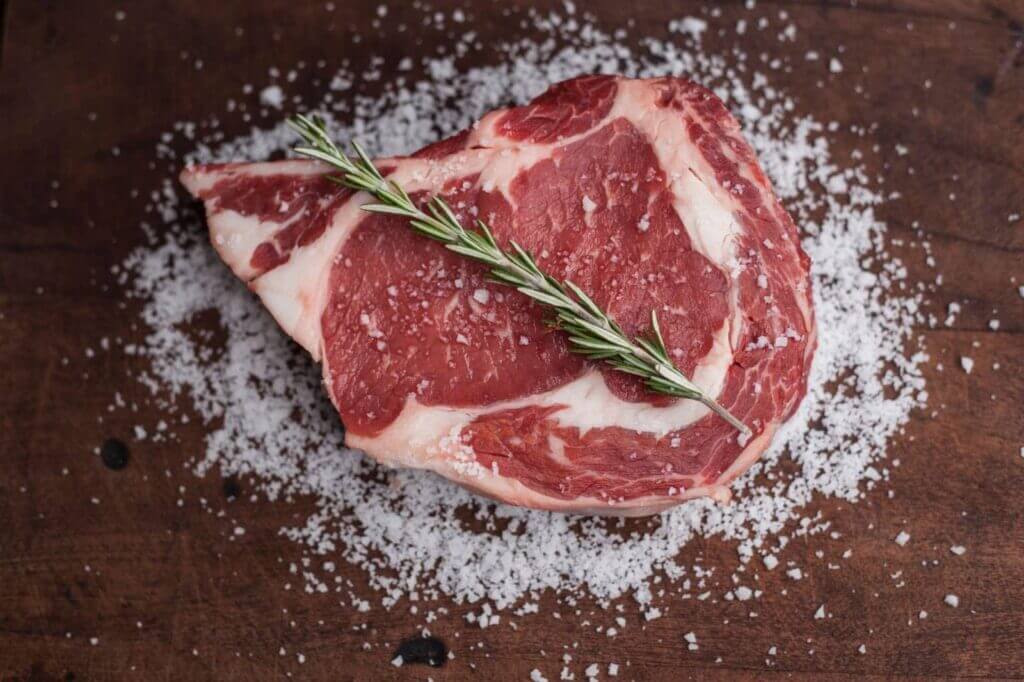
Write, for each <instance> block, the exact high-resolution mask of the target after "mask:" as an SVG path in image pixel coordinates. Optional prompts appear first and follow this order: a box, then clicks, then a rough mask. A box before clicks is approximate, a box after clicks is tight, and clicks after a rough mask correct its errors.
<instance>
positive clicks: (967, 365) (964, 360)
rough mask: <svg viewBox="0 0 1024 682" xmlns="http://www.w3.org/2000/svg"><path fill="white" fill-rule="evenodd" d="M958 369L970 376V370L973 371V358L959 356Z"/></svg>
mask: <svg viewBox="0 0 1024 682" xmlns="http://www.w3.org/2000/svg"><path fill="white" fill-rule="evenodd" d="M960 367H961V368H962V369H963V370H964V371H965V372H967V373H968V374H970V373H971V370H972V369H974V358H969V357H967V356H966V355H961V356H960Z"/></svg>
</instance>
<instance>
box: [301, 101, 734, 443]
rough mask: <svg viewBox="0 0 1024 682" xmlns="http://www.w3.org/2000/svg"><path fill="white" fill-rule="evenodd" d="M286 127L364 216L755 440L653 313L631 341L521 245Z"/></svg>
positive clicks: (321, 135) (306, 121)
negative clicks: (465, 266)
mask: <svg viewBox="0 0 1024 682" xmlns="http://www.w3.org/2000/svg"><path fill="white" fill-rule="evenodd" d="M289 123H290V124H291V126H292V127H293V128H294V129H295V130H296V132H298V133H299V135H301V136H302V139H303V140H304V141H305V145H303V146H299V147H296V148H295V151H296V153H298V154H301V155H303V156H308V157H310V158H313V159H318V160H320V161H323V162H324V163H326V164H328V165H330V166H333V167H334V168H337V169H338V170H340V171H341V173H342V174H341V175H340V176H338V177H335V178H333V179H334V180H335V181H336V182H338V183H339V184H342V185H345V186H346V187H350V188H352V189H355V190H362V191H364V192H367V193H369V194H370V195H372V196H373V197H374V198H376V199H377V201H378V202H379V203H373V204H364V205H363V206H362V208H363V210H366V211H371V212H373V213H387V214H391V215H398V216H402V217H404V218H408V219H409V224H410V225H411V226H412V228H413V229H414V230H415V231H416V232H418V233H420V234H422V235H424V236H426V237H430V238H431V239H434V240H436V241H439V242H441V243H442V244H444V245H445V247H446V248H448V249H449V250H451V251H454V252H455V253H458V254H460V255H462V256H465V257H467V258H471V259H473V260H475V261H478V262H480V263H484V264H485V265H487V266H488V267H489V268H490V278H491V280H492V281H494V282H497V283H500V284H505V285H507V286H510V287H513V288H515V289H516V290H517V291H519V292H520V293H522V294H523V295H525V296H529V297H530V298H532V299H533V300H535V301H537V302H538V303H542V304H543V305H545V306H548V307H549V308H551V309H552V310H553V311H554V320H553V323H554V325H555V326H556V327H557V328H558V329H561V330H562V331H564V332H566V333H567V334H568V335H569V342H570V348H571V350H572V352H574V353H577V354H579V355H582V356H584V357H586V358H587V359H589V360H594V361H603V362H606V363H608V364H609V365H611V366H612V367H614V368H615V369H617V370H619V371H620V372H626V373H627V374H635V375H636V376H639V377H641V378H642V379H643V380H644V384H645V385H646V386H647V388H648V389H650V390H651V391H654V392H656V393H661V394H664V395H669V396H673V397H676V398H686V399H688V400H696V401H699V402H701V403H703V404H704V405H707V406H708V407H709V408H711V410H712V411H714V412H715V414H717V415H719V416H721V417H722V418H723V419H725V420H726V421H727V422H729V424H731V425H732V426H733V427H735V428H736V429H738V430H739V431H740V432H742V433H743V434H744V436H749V435H750V429H748V428H747V427H746V426H745V425H744V424H743V423H742V422H740V421H739V420H738V419H736V418H735V417H733V416H732V415H731V414H729V412H728V410H726V409H725V408H724V407H722V406H721V405H719V404H718V403H717V402H715V400H714V399H712V398H711V397H710V396H708V395H706V394H705V393H704V392H703V391H701V389H700V387H698V386H697V385H696V384H694V383H693V382H692V381H690V380H689V379H687V378H686V376H684V375H683V373H682V372H680V371H679V369H678V368H677V367H676V366H675V364H673V362H672V361H671V360H670V359H669V357H668V352H667V350H666V349H665V341H664V340H663V339H662V336H661V329H660V328H659V327H658V316H657V315H656V314H655V313H654V311H651V331H650V333H649V334H648V335H647V336H645V337H638V338H636V339H632V340H631V339H630V338H629V337H628V336H627V335H626V334H625V332H623V331H622V328H621V327H619V325H618V324H617V323H616V322H615V320H613V319H611V318H610V317H609V316H608V315H607V314H606V313H605V312H604V311H602V310H601V309H600V308H599V307H598V305H597V304H596V303H594V301H593V300H591V298H590V297H589V296H587V294H586V293H584V292H583V291H582V290H581V289H580V288H579V287H577V286H576V285H575V284H573V283H572V282H570V281H569V280H565V281H564V282H560V281H558V280H557V279H555V278H554V277H551V276H550V275H548V274H546V273H545V272H543V271H542V270H541V269H540V268H539V267H538V266H537V262H536V261H535V260H534V258H533V256H531V255H530V253H529V252H528V251H526V250H525V249H523V248H522V247H521V246H519V244H517V243H515V242H514V241H510V242H509V248H508V249H502V248H501V247H500V246H498V243H497V242H496V241H495V239H494V235H493V234H491V230H490V228H489V227H488V226H487V225H486V224H485V223H484V222H483V221H481V220H477V221H476V228H477V229H475V230H467V229H465V228H464V227H463V226H462V224H461V223H459V220H458V218H456V217H455V214H454V213H453V212H452V210H451V208H450V207H449V206H448V204H446V203H445V202H444V200H443V199H441V198H440V197H439V196H435V197H434V198H433V199H431V200H430V201H429V202H428V203H427V206H426V210H423V209H421V208H420V207H418V206H417V205H416V204H415V203H414V202H413V201H412V199H411V198H410V197H409V195H408V194H406V192H405V190H404V189H402V188H401V187H399V186H398V185H397V184H396V183H394V182H391V181H388V180H385V179H384V177H383V176H382V175H381V174H380V171H378V170H377V167H376V166H374V165H373V162H372V161H370V159H369V157H368V156H367V155H366V152H364V151H363V149H362V148H361V147H360V146H359V145H358V144H355V143H353V145H352V147H353V148H354V150H355V158H350V157H349V156H348V155H347V154H345V152H343V151H341V150H340V149H338V147H337V145H335V144H334V142H333V141H332V140H331V138H330V136H329V135H328V134H327V129H326V127H325V125H324V122H323V121H322V120H321V119H319V118H318V117H313V118H309V117H306V116H297V117H296V118H294V119H292V120H291V121H289Z"/></svg>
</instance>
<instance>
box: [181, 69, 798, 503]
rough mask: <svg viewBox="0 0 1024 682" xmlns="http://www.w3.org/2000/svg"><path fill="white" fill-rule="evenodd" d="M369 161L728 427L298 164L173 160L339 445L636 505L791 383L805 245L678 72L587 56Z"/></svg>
mask: <svg viewBox="0 0 1024 682" xmlns="http://www.w3.org/2000/svg"><path fill="white" fill-rule="evenodd" d="M377 164H378V166H379V167H381V168H382V169H384V171H385V172H386V173H389V174H390V176H389V177H390V178H391V179H393V180H395V181H396V182H398V183H400V184H401V185H403V186H404V187H405V188H406V189H407V190H408V191H409V192H410V193H411V194H412V195H413V197H414V198H416V199H417V200H418V201H425V200H426V199H427V198H429V197H430V196H431V195H433V194H436V193H441V194H442V195H443V196H444V197H445V198H446V199H447V201H448V202H449V203H450V204H451V205H452V206H453V207H454V208H455V209H456V211H457V212H458V214H459V216H460V219H462V220H463V221H469V220H471V219H473V218H475V217H479V218H482V219H484V220H485V221H486V222H487V223H489V224H490V225H491V227H492V228H493V230H494V233H495V235H496V236H497V237H498V239H499V241H507V240H509V239H513V238H514V239H516V240H517V241H518V242H519V243H520V244H522V245H523V246H525V247H526V248H528V249H529V250H531V251H532V252H533V253H534V254H535V255H536V257H537V259H538V261H539V263H540V264H541V267H542V268H544V269H546V270H547V271H548V272H550V273H552V274H553V275H555V276H557V277H559V278H570V279H572V280H573V281H574V282H576V283H577V284H578V285H580V286H581V287H582V288H583V289H584V290H585V291H587V292H589V293H590V294H591V295H592V296H593V298H594V299H595V300H596V301H597V303H598V304H599V305H600V306H602V307H603V308H604V309H606V310H607V311H609V312H610V314H611V315H612V316H613V317H614V318H615V319H616V320H618V322H619V323H620V324H621V325H622V327H623V328H624V329H625V330H626V332H627V333H629V334H631V335H634V334H637V333H642V332H644V331H646V329H647V325H648V324H649V319H650V318H649V315H650V311H651V310H652V309H657V312H658V317H659V320H660V322H661V326H662V329H663V332H664V336H665V341H666V345H667V347H668V348H669V349H670V351H671V353H672V354H673V355H674V356H675V360H676V364H677V365H678V366H679V368H680V369H681V370H682V371H683V372H684V373H686V374H687V375H688V376H689V377H691V378H692V379H693V380H694V381H695V382H696V383H697V384H698V385H700V386H701V387H702V388H703V389H704V390H706V391H707V392H709V393H710V394H711V395H712V396H715V397H716V399H717V400H718V401H719V402H720V403H722V404H723V405H724V406H725V407H726V408H727V409H729V410H730V411H731V412H732V413H733V414H734V415H736V416H737V417H738V418H739V419H740V420H742V421H743V422H744V423H746V424H747V425H748V426H749V427H750V428H751V429H752V430H753V433H754V435H753V436H752V437H750V438H749V439H748V438H741V437H739V434H738V432H737V431H736V430H735V429H733V428H731V427H730V426H729V425H728V424H727V423H726V422H725V421H723V420H722V419H720V418H718V417H716V416H715V415H713V414H711V413H710V412H709V411H708V410H707V408H705V407H704V406H702V405H700V404H699V403H697V402H694V401H687V400H673V399H668V398H665V397H662V396H657V395H654V394H651V393H649V392H647V391H646V390H645V389H644V387H643V386H642V384H641V383H640V381H639V380H637V379H636V378H635V377H632V376H628V375H623V374H621V373H617V372H615V371H613V370H610V369H608V368H606V367H604V366H599V365H595V364H592V363H589V362H586V361H584V360H581V359H580V358H579V357H578V356H575V355H572V354H570V353H569V352H568V349H567V344H566V338H565V336H564V334H563V333H561V332H558V331H554V330H551V329H550V328H549V327H548V326H546V325H545V319H546V313H545V310H543V309H542V308H541V307H539V306H537V305H535V304H533V303H532V302H531V301H530V300H529V299H527V298H526V297H525V296H522V295H520V294H519V293H518V292H515V291H514V290H511V289H507V288H503V287H501V286H499V285H495V284H490V283H488V282H487V281H486V280H485V270H484V268H483V267H482V266H480V265H478V264H476V263H473V262H469V261H467V260H465V259H463V258H462V257H460V256H457V255H455V254H453V253H451V252H449V251H447V250H445V249H444V248H443V247H442V246H441V245H439V244H437V243H435V242H432V241H429V240H428V239H426V238H424V237H421V236H418V235H416V234H414V233H413V232H412V231H411V230H410V229H409V228H408V226H407V224H406V222H405V221H404V220H403V219H402V218H398V217H395V216H382V215H371V214H368V213H366V212H365V211H361V210H360V208H359V206H360V204H362V203H365V202H367V201H369V200H370V197H369V196H367V195H365V194H353V193H351V192H349V191H348V190H345V189H342V188H340V187H339V186H338V185H336V184H333V183H331V182H330V181H329V180H327V176H328V175H329V174H330V173H331V171H330V170H329V169H328V168H326V167H325V166H323V165H320V164H318V163H315V162H312V161H281V162H274V163H232V164H218V165H208V166H194V167H190V168H187V169H186V170H185V171H184V172H183V173H182V176H181V179H182V182H183V183H184V184H185V186H186V187H187V188H188V190H189V191H190V192H191V193H192V194H193V195H194V196H196V197H198V198H200V199H202V200H203V201H204V202H205V205H206V211H207V216H208V222H209V227H210V233H211V238H212V241H213V245H214V247H215V248H216V249H217V251H218V253H219V254H220V256H221V257H222V258H223V259H224V262H225V263H227V264H228V266H230V267H231V269H232V270H233V271H234V272H235V274H236V275H238V277H240V278H241V279H243V280H244V281H246V282H248V284H249V286H250V288H251V289H252V290H253V291H255V292H256V293H257V294H258V295H259V296H260V298H261V299H262V300H263V302H264V304H265V305H266V306H267V308H268V309H269V310H270V312H271V313H273V315H274V317H275V318H276V319H277V321H278V322H279V323H280V325H281V327H282V328H283V329H284V330H285V331H286V332H288V333H289V334H290V335H291V336H292V337H293V338H294V339H295V340H296V341H298V342H299V343H300V344H302V345H303V346H304V347H305V348H306V350H308V351H309V352H310V353H311V354H312V355H313V357H314V358H316V359H318V360H320V361H322V363H323V379H324V383H325V384H326V385H327V390H328V391H329V392H330V396H331V399H332V400H333V402H334V404H335V406H337V408H338V411H339V412H340V413H341V417H342V421H343V422H344V424H345V429H346V440H347V443H348V444H349V445H351V446H352V447H356V448H361V449H363V450H365V451H366V452H367V453H369V454H370V455H371V456H373V457H374V458H376V459H377V460H379V461H380V462H383V463H385V464H388V465H391V466H401V467H419V468H425V469H432V470H434V471H436V472H438V473H440V474H441V475H443V476H446V477H448V478H450V479H452V480H455V481H458V482H459V483H461V484H463V485H465V486H468V487H470V488H472V489H473V490H476V491H479V492H481V493H484V494H486V495H490V496H492V497H494V498H497V499H500V500H504V501H506V502H509V503H512V504H518V505H524V506H530V507H538V508H544V509H555V510H563V511H579V512H591V513H610V514H648V513H653V512H656V511H659V510H661V509H664V508H666V507H668V506H671V505H674V504H678V503H679V502H681V501H683V500H685V499H688V498H693V497H698V496H702V495H712V496H714V497H716V498H718V499H722V500H726V499H728V497H729V492H728V489H727V487H726V484H727V483H728V482H729V481H731V480H732V479H734V478H735V477H736V476H738V475H739V474H740V473H742V472H743V471H744V470H746V469H747V468H748V467H749V466H750V464H751V463H753V462H754V461H755V460H756V459H757V457H758V456H759V455H760V454H761V453H762V452H763V451H764V449H765V448H766V447H767V446H768V444H769V442H770V441H771V438H772V436H773V434H774V433H775V432H776V430H777V429H778V427H779V425H780V424H781V423H782V422H783V421H784V420H785V419H786V418H787V417H789V416H790V415H791V414H792V413H793V411H794V410H795V409H796V407H797V405H798V404H799V402H800V399H801V398H802V397H803V395H804V393H805V391H806V386H807V376H808V372H809V369H810V365H811V357H812V355H813V352H814V347H815V327H814V313H813V308H812V302H811V286H810V281H809V279H808V268H809V260H808V258H807V256H806V254H805V253H804V252H803V250H802V249H801V247H800V242H799V238H798V234H797V230H796V227H795V226H794V224H793V221H792V219H791V218H790V217H789V215H788V214H787V213H786V211H785V209H784V208H783V207H782V206H781V204H780V203H779V202H778V200H777V199H776V197H775V195H774V194H773V192H772V189H771V186H770V184H769V182H768V180H767V179H766V178H765V176H764V173H763V172H762V171H761V168H760V167H759V165H758V163H757V159H756V158H755V155H754V152H753V150H752V149H751V148H750V146H749V145H748V144H747V143H746V142H745V141H744V139H743V137H742V135H741V133H740V130H739V126H738V124H737V122H736V121H735V119H733V117H732V116H731V115H730V114H729V112H728V111H727V110H726V108H725V106H724V105H723V103H722V102H721V101H720V100H719V99H718V98H717V97H715V96H714V95H713V94H712V93H711V92H709V91H708V90H706V89H704V88H703V87H700V86H698V85H696V84H694V83H691V82H689V81H687V80H684V79H681V78H663V79H656V80H629V79H624V78H618V77H612V76H587V77H581V78H577V79H574V80H570V81H566V82H563V83H559V84H557V85H555V86H553V87H552V88H551V89H550V90H548V91H547V92H545V93H544V94H542V95H541V96H539V97H538V98H537V99H535V100H534V101H533V102H531V103H530V104H528V105H526V106H522V107H516V108H513V109H502V110H498V111H493V112H491V113H489V114H488V115H486V116H484V117H483V118H482V119H481V120H480V121H479V122H477V123H476V124H475V125H474V126H473V127H472V128H471V129H469V130H466V131H464V132H462V133H460V134H458V135H456V136H454V137H451V138H449V139H447V140H444V141H441V142H438V143H436V144H434V145H431V146H429V147H426V148H424V149H422V150H420V151H419V152H417V153H415V154H413V155H412V156H408V157H397V158H388V159H380V160H379V161H377Z"/></svg>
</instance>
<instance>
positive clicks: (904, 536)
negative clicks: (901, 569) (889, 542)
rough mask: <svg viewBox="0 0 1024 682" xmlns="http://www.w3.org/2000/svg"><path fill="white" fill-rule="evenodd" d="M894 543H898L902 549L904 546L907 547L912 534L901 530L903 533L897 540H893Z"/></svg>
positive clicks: (900, 533)
mask: <svg viewBox="0 0 1024 682" xmlns="http://www.w3.org/2000/svg"><path fill="white" fill-rule="evenodd" d="M893 542H895V543H896V544H897V545H899V546H900V547H903V546H904V545H906V544H907V543H908V542H910V533H908V532H906V531H903V530H901V531H900V532H899V535H897V536H896V539H895V540H893Z"/></svg>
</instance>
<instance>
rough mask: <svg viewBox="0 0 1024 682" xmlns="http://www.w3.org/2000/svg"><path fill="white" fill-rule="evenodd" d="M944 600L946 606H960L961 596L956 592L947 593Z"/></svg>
mask: <svg viewBox="0 0 1024 682" xmlns="http://www.w3.org/2000/svg"><path fill="white" fill-rule="evenodd" d="M942 601H944V602H946V606H952V607H953V608H954V609H955V608H956V607H958V606H960V597H958V596H956V595H955V594H947V595H946V597H945V599H943V600H942Z"/></svg>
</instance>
